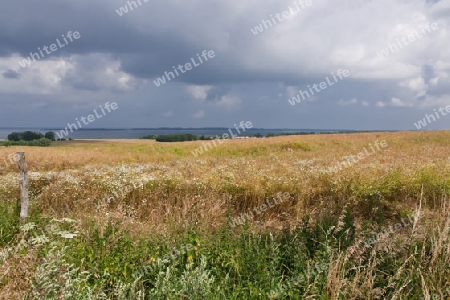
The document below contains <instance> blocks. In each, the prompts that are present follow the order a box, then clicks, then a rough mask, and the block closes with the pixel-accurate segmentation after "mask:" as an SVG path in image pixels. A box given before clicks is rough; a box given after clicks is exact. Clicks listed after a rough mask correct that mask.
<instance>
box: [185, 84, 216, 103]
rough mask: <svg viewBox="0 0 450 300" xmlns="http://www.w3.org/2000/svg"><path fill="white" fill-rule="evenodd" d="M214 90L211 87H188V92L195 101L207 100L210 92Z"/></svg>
mask: <svg viewBox="0 0 450 300" xmlns="http://www.w3.org/2000/svg"><path fill="white" fill-rule="evenodd" d="M212 88H213V86H211V85H188V86H186V91H187V93H188V94H189V95H190V96H191V97H192V98H194V99H199V100H206V98H207V97H208V91H209V90H211V89H212Z"/></svg>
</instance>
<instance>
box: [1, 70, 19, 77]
mask: <svg viewBox="0 0 450 300" xmlns="http://www.w3.org/2000/svg"><path fill="white" fill-rule="evenodd" d="M3 77H5V78H8V79H18V78H20V74H19V72H16V71H14V70H11V69H8V70H6V71H5V72H3Z"/></svg>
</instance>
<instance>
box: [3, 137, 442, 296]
mask: <svg viewBox="0 0 450 300" xmlns="http://www.w3.org/2000/svg"><path fill="white" fill-rule="evenodd" d="M382 141H384V142H385V144H384V145H386V146H385V147H379V146H378V147H377V146H376V145H379V144H380V143H381V142H382ZM203 143H204V144H202V142H200V141H195V142H185V143H173V144H162V143H156V142H154V141H148V140H133V141H128V140H123V141H119V140H115V141H107V140H106V141H71V142H54V143H53V144H52V146H51V147H47V148H35V147H8V148H6V147H1V148H0V227H1V228H0V249H1V253H0V262H1V265H0V299H448V298H449V297H450V289H448V287H449V286H450V202H449V201H448V198H447V195H448V194H449V188H450V148H449V146H450V132H446V131H440V132H426V133H425V132H402V133H365V134H340V135H310V136H287V137H276V138H270V139H246V140H231V141H226V142H224V143H223V144H217V146H214V147H211V149H209V150H208V151H204V153H203V154H200V155H197V156H194V155H193V154H192V152H193V151H195V149H197V148H198V147H199V146H202V145H205V143H208V142H203ZM17 151H25V152H26V157H27V162H28V166H29V169H30V174H29V177H30V199H31V215H30V218H29V219H28V220H27V222H26V223H25V224H20V223H19V219H18V215H19V207H18V204H17V200H18V195H19V190H18V174H17V166H16V164H15V163H11V162H9V161H8V155H11V154H14V153H15V152H17ZM197 154H198V153H197ZM352 155H354V156H355V157H357V159H356V158H355V157H353V158H352V157H351V156H352ZM5 160H6V161H5ZM2 168H3V170H2Z"/></svg>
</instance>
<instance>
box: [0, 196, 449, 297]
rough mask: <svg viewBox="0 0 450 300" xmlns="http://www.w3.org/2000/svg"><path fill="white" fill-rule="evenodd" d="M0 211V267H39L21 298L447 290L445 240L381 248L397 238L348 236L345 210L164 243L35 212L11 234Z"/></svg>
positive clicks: (433, 235)
mask: <svg viewBox="0 0 450 300" xmlns="http://www.w3.org/2000/svg"><path fill="white" fill-rule="evenodd" d="M0 211H1V212H2V217H1V218H0V226H1V228H3V230H2V232H1V235H0V242H1V243H2V244H3V245H5V243H7V244H8V245H9V249H10V250H9V252H8V253H7V254H6V257H5V258H4V261H3V263H5V261H9V260H10V259H11V258H12V257H13V256H22V257H27V256H28V257H29V256H31V257H32V261H33V262H34V263H36V264H37V266H36V268H35V269H34V268H30V266H26V267H25V266H23V265H19V266H20V268H19V270H21V271H17V272H16V273H15V274H17V276H28V274H29V273H28V272H33V276H32V280H31V289H30V290H29V291H28V292H27V296H26V299H130V300H131V299H306V298H308V297H310V298H313V299H330V300H331V299H348V298H349V297H348V296H351V295H355V294H358V293H361V295H364V298H365V299H375V298H379V297H381V298H383V299H392V297H394V296H395V295H396V294H398V293H399V292H400V291H402V292H401V293H402V295H403V296H404V297H402V298H405V299H406V298H407V299H420V297H422V296H423V294H424V289H423V288H422V287H423V285H424V284H428V285H429V287H430V290H428V292H429V293H431V294H432V295H433V294H434V295H438V293H440V292H445V291H444V290H443V289H442V288H443V287H445V286H446V285H448V284H449V283H450V282H449V281H450V279H449V277H448V276H447V275H446V273H447V272H448V266H449V262H450V261H449V259H448V256H447V255H446V251H447V250H446V249H447V248H446V247H447V246H448V245H449V242H450V238H449V236H448V235H446V234H445V233H442V232H440V231H439V230H437V229H434V230H433V229H430V231H429V232H428V235H425V236H424V235H422V234H416V235H415V234H412V235H411V231H412V232H414V230H413V229H412V228H411V227H412V226H410V227H408V228H403V232H404V233H406V234H409V235H411V236H410V237H409V238H408V242H407V244H406V245H404V246H401V247H399V248H396V249H395V248H391V250H390V251H386V250H385V249H386V247H388V248H390V247H391V246H393V245H395V243H397V242H399V241H400V239H397V238H396V239H394V240H389V241H388V240H386V239H384V240H382V239H380V240H379V241H374V240H371V236H372V235H374V234H376V233H379V229H378V228H379V227H377V225H374V224H372V225H369V224H366V225H365V229H364V230H356V227H355V224H354V219H353V216H352V214H351V212H348V211H345V210H344V211H342V213H341V216H340V217H332V216H327V215H322V216H321V217H320V218H318V219H317V220H316V221H311V220H310V218H309V217H308V216H305V217H304V218H303V220H302V221H301V222H300V223H298V224H297V225H296V226H295V227H290V225H289V224H287V223H286V224H285V226H284V228H283V229H282V230H280V231H275V232H272V233H270V232H260V233H253V232H251V231H249V230H248V226H247V227H243V228H242V229H241V230H240V231H237V230H232V229H231V228H230V227H228V226H227V225H223V226H222V227H220V228H217V229H216V230H215V232H214V233H213V234H206V233H203V232H201V231H197V230H195V229H192V228H191V229H187V230H186V231H185V233H182V234H180V235H178V236H177V237H175V239H171V240H170V241H169V240H167V239H166V238H165V237H164V236H157V235H153V236H151V237H136V236H135V235H133V234H132V232H130V231H129V230H127V229H124V228H123V226H122V225H121V224H120V223H116V222H109V223H107V224H98V223H96V222H91V223H90V224H89V225H85V226H80V224H79V223H78V222H77V221H76V220H71V219H67V218H63V219H48V218H43V217H40V216H39V212H38V211H37V210H34V211H33V212H32V217H31V218H30V220H29V221H28V223H27V224H25V225H22V226H20V227H19V221H18V218H17V215H18V209H17V206H16V205H14V204H12V203H8V204H5V203H2V204H0ZM446 217H448V215H441V218H438V219H437V220H435V221H436V222H437V223H438V224H441V225H442V224H444V223H445V222H446V220H445V219H446ZM410 218H412V216H410ZM246 228H247V229H246ZM436 241H439V244H437V243H436ZM415 274H421V276H416V275H415ZM368 279H370V281H367V280H368ZM5 280H6V278H3V279H2V282H0V288H3V287H4V286H5V285H6V284H7V283H8V281H7V280H6V281H5ZM438 280H443V282H442V283H441V286H435V285H434V284H435V283H437V282H438ZM330 284H333V285H330ZM334 284H338V285H337V286H336V285H334ZM372 293H373V294H372ZM74 297H75V298H74Z"/></svg>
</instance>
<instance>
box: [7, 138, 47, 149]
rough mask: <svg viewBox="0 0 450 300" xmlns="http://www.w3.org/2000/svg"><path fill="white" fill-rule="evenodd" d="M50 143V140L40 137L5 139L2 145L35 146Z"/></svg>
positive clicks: (45, 145) (44, 145)
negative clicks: (26, 139)
mask: <svg viewBox="0 0 450 300" xmlns="http://www.w3.org/2000/svg"><path fill="white" fill-rule="evenodd" d="M51 143H52V141H51V140H49V139H47V138H41V139H38V140H32V141H23V140H21V141H17V142H16V141H7V142H5V143H3V145H4V146H6V147H8V146H37V147H48V146H50V145H51Z"/></svg>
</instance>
